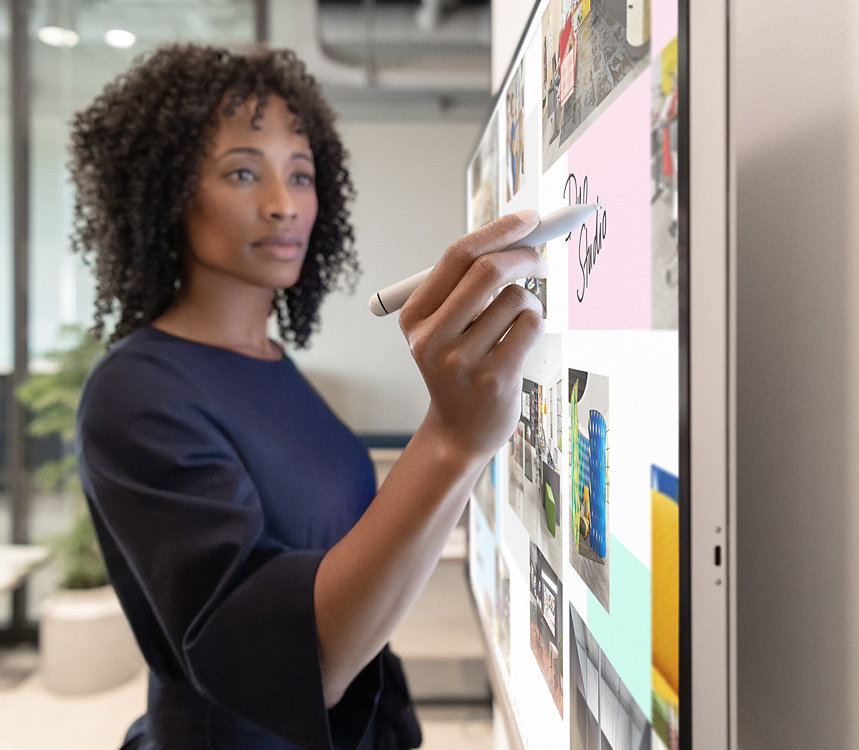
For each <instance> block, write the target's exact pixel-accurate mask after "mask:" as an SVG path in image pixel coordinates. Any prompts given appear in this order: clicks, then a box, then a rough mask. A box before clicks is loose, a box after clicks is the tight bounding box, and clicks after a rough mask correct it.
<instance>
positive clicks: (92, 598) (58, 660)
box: [39, 586, 144, 695]
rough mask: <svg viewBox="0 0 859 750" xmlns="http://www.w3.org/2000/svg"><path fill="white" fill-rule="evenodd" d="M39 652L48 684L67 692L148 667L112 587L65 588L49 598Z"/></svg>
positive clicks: (99, 686)
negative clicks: (145, 665)
mask: <svg viewBox="0 0 859 750" xmlns="http://www.w3.org/2000/svg"><path fill="white" fill-rule="evenodd" d="M39 656H40V669H41V674H42V680H43V681H44V683H45V686H46V687H48V688H49V689H50V690H53V691H54V692H57V693H63V694H66V695H80V694H83V693H94V692H98V691H100V690H106V689H107V688H111V687H115V686H117V685H121V684H122V683H123V682H126V681H127V680H129V679H131V678H132V677H134V676H136V675H137V674H138V673H139V672H140V670H141V669H142V668H143V666H144V661H143V657H142V655H141V654H140V650H139V649H138V647H137V643H136V641H135V640H134V636H133V635H132V633H131V628H130V627H129V625H128V621H127V620H126V619H125V614H124V613H123V611H122V609H121V608H120V606H119V600H118V599H117V598H116V593H115V592H114V590H113V587H112V586H101V587H99V588H95V589H80V590H74V591H73V590H66V589H64V590H61V591H58V592H56V593H54V594H52V595H51V596H49V597H47V598H46V599H45V600H44V601H43V602H42V611H41V620H40V624H39Z"/></svg>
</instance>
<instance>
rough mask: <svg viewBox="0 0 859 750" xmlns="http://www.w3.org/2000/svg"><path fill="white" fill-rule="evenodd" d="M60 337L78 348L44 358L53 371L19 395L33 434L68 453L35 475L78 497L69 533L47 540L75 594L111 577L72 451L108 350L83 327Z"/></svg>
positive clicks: (31, 380) (41, 483) (32, 379)
mask: <svg viewBox="0 0 859 750" xmlns="http://www.w3.org/2000/svg"><path fill="white" fill-rule="evenodd" d="M61 332H62V335H63V336H65V337H73V339H74V344H73V345H72V346H70V347H69V348H67V349H58V350H55V351H51V352H48V353H47V354H46V355H45V359H46V360H47V361H48V362H49V363H51V365H52V366H51V368H50V371H49V372H40V373H34V374H32V375H30V376H29V377H28V378H27V380H25V381H24V382H23V383H22V384H21V385H20V386H19V387H18V389H17V390H16V396H17V398H18V400H19V401H21V403H23V404H24V405H25V406H26V407H27V408H28V410H29V412H30V422H29V424H28V427H27V431H28V432H29V434H30V435H33V436H34V437H46V436H50V435H58V436H59V437H60V440H61V441H62V444H63V448H64V450H63V452H62V453H63V455H62V457H61V458H58V459H56V460H52V461H46V462H45V463H43V464H42V465H41V466H40V467H39V468H38V469H37V471H36V472H35V473H34V475H33V480H34V482H35V484H36V485H37V486H38V487H40V488H42V489H45V490H50V491H57V492H65V493H68V494H70V495H72V496H73V497H74V509H73V517H72V521H71V523H70V525H69V528H68V529H67V530H66V531H65V532H63V533H60V534H56V535H53V536H51V537H49V538H47V539H45V544H46V545H47V546H48V547H49V548H50V549H51V551H52V552H53V554H54V557H55V559H56V560H57V562H58V563H59V565H60V569H61V578H60V585H61V586H63V587H64V588H70V589H82V588H94V587H96V586H102V585H104V584H106V583H107V582H108V576H107V570H106V569H105V566H104V560H103V558H102V556H101V550H100V549H99V546H98V540H97V539H96V536H95V529H94V528H93V525H92V520H91V518H90V515H89V510H88V509H87V507H86V502H85V501H84V498H83V493H82V491H81V488H80V482H79V481H78V476H77V467H76V465H75V456H74V451H73V450H72V446H73V442H74V430H75V415H76V412H77V407H78V402H79V400H80V394H81V388H82V387H83V383H84V380H85V379H86V376H87V374H88V373H89V371H90V369H92V366H93V365H94V364H95V363H96V361H97V360H98V358H99V357H100V356H101V354H102V352H103V351H104V346H103V344H102V343H101V342H100V341H98V340H96V339H93V338H92V337H91V336H90V335H89V334H88V333H87V332H86V331H84V330H83V329H82V328H81V327H79V326H64V327H63V329H62V331H61Z"/></svg>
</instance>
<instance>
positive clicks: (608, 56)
mask: <svg viewBox="0 0 859 750" xmlns="http://www.w3.org/2000/svg"><path fill="white" fill-rule="evenodd" d="M648 8H649V2H648V0H551V2H550V3H549V4H548V6H547V7H546V10H545V11H544V13H543V19H542V27H543V28H542V50H541V52H542V66H541V67H542V92H541V93H542V131H543V165H544V168H546V167H548V166H549V165H550V164H552V163H553V162H554V161H555V160H556V159H557V158H558V157H559V156H560V155H561V154H562V153H563V152H564V150H565V146H566V144H567V143H568V142H569V141H570V139H571V138H572V137H573V135H574V133H575V132H576V131H577V130H578V129H579V127H580V126H582V125H583V124H584V123H585V122H586V121H587V120H588V118H590V117H591V116H592V115H594V113H598V112H599V111H600V108H601V105H603V103H605V105H608V103H609V102H610V100H611V99H612V98H613V97H614V96H615V95H616V94H617V93H619V91H620V88H621V87H622V84H623V83H624V81H625V80H626V79H627V76H629V74H630V73H633V72H634V71H638V70H639V69H643V68H644V67H646V65H647V63H648V61H647V53H648V52H649V51H650V36H649V19H648ZM632 77H634V76H632Z"/></svg>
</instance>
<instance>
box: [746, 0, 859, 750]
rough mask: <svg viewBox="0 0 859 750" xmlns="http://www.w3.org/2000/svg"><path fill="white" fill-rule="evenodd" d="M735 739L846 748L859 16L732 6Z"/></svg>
mask: <svg viewBox="0 0 859 750" xmlns="http://www.w3.org/2000/svg"><path fill="white" fill-rule="evenodd" d="M735 9H736V12H735V14H734V21H735V23H734V28H735V31H736V33H735V36H734V40H735V47H734V49H735V53H736V57H735V68H734V70H735V73H736V75H735V77H734V84H735V86H734V96H733V101H734V105H735V113H736V117H735V123H736V127H735V136H736V146H737V158H738V161H737V216H738V250H739V267H738V314H739V336H738V433H739V434H738V482H739V485H738V490H739V491H738V503H739V508H738V513H737V516H738V517H737V527H738V545H739V546H738V568H739V571H738V573H739V577H738V617H739V621H738V662H739V680H738V682H739V692H738V697H739V720H740V723H739V739H740V745H741V747H743V748H744V749H745V750H753V749H754V748H811V747H813V748H833V750H834V749H836V748H838V749H839V750H840V749H841V748H855V747H859V722H857V716H859V653H857V640H859V606H857V605H859V557H857V553H856V550H857V539H859V468H857V467H859V367H857V366H858V365H859V262H857V261H858V260H859V57H857V54H856V52H855V50H856V48H857V46H859V6H857V5H856V4H855V3H853V2H850V0H837V1H836V2H834V3H827V4H826V6H825V7H824V6H814V5H810V4H809V3H806V2H799V0H789V1H788V2H781V3H778V4H776V3H773V2H760V0H737V2H736V4H735Z"/></svg>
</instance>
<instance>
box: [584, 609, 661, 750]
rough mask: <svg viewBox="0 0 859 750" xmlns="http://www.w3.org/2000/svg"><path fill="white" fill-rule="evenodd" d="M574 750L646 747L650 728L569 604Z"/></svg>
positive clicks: (641, 748)
mask: <svg viewBox="0 0 859 750" xmlns="http://www.w3.org/2000/svg"><path fill="white" fill-rule="evenodd" d="M570 636H571V640H572V645H571V649H570V661H571V662H572V665H571V669H572V671H573V675H572V680H573V684H574V685H575V690H574V694H573V695H572V696H571V700H570V713H571V717H570V719H571V720H570V747H571V748H572V749H573V750H605V748H611V749H612V750H650V748H651V747H652V743H651V727H650V722H649V721H648V720H647V716H646V715H645V713H644V711H643V710H642V708H641V706H639V705H638V703H637V702H636V700H635V698H633V696H632V693H631V692H630V690H629V688H628V687H627V686H626V684H625V683H624V682H623V680H621V678H620V676H619V675H618V673H617V671H616V670H615V668H614V666H613V665H612V663H611V662H610V661H609V660H608V659H607V658H606V655H605V653H604V652H603V650H602V648H600V645H599V643H598V642H597V640H596V638H594V636H593V634H592V633H591V631H590V630H588V627H587V625H585V622H584V620H583V619H582V618H581V616H580V615H579V613H578V612H576V610H575V608H574V607H573V606H572V605H570Z"/></svg>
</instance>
